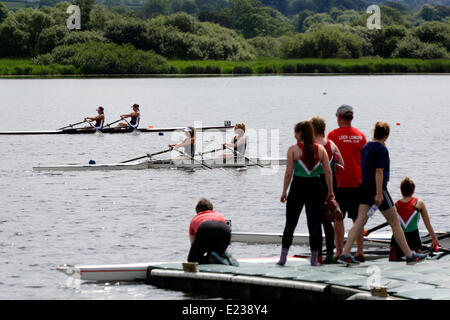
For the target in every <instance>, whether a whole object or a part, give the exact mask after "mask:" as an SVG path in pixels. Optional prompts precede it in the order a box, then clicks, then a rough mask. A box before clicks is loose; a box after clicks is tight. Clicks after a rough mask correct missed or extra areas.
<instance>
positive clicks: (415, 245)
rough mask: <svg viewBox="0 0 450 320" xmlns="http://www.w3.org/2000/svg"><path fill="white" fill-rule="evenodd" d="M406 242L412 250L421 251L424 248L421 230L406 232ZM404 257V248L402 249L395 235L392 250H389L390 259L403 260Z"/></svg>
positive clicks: (392, 240) (392, 239)
mask: <svg viewBox="0 0 450 320" xmlns="http://www.w3.org/2000/svg"><path fill="white" fill-rule="evenodd" d="M405 238H406V242H408V246H409V248H410V249H411V250H414V251H416V252H420V251H421V249H422V239H421V238H420V234H419V230H418V229H416V230H414V231H410V232H405ZM403 257H404V254H403V251H402V249H400V247H399V245H398V244H397V241H395V239H394V237H392V238H391V250H390V252H389V261H402V258H403Z"/></svg>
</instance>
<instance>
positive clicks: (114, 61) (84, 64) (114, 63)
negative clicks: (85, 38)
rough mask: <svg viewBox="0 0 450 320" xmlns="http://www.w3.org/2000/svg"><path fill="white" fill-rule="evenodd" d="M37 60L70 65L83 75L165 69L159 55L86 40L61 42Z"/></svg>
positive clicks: (131, 47)
mask: <svg viewBox="0 0 450 320" xmlns="http://www.w3.org/2000/svg"><path fill="white" fill-rule="evenodd" d="M36 62H37V63H41V64H48V63H49V62H51V63H59V64H67V65H73V66H75V67H76V68H80V69H81V71H82V72H83V73H87V74H128V73H130V74H131V73H134V74H151V73H163V72H167V61H166V60H165V59H164V58H162V57H161V56H159V55H157V54H155V53H152V52H145V51H142V50H137V49H135V48H134V47H133V46H132V45H131V44H125V45H118V44H113V43H99V42H87V43H78V44H73V45H63V46H59V47H56V48H55V49H53V51H52V53H51V57H49V55H44V56H38V57H37V59H36Z"/></svg>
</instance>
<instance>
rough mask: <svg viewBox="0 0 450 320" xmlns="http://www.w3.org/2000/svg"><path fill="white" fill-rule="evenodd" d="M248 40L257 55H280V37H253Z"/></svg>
mask: <svg viewBox="0 0 450 320" xmlns="http://www.w3.org/2000/svg"><path fill="white" fill-rule="evenodd" d="M248 42H249V43H250V44H251V45H252V46H253V48H255V53H256V55H257V56H258V57H279V56H280V55H281V52H280V45H281V40H280V38H273V37H255V38H252V39H249V40H248Z"/></svg>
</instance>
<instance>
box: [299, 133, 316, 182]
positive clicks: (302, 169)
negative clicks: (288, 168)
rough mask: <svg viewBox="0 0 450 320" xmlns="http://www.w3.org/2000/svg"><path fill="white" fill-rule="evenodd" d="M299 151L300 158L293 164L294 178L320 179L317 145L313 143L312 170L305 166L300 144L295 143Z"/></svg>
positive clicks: (303, 153) (302, 147) (302, 148)
mask: <svg viewBox="0 0 450 320" xmlns="http://www.w3.org/2000/svg"><path fill="white" fill-rule="evenodd" d="M297 146H298V147H299V149H300V153H301V157H300V159H298V160H296V161H295V163H294V176H297V177H304V178H316V177H320V168H321V166H320V164H321V162H320V159H319V145H318V144H317V143H314V164H313V166H312V168H310V167H308V166H307V165H306V160H305V151H304V146H303V144H302V143H300V142H299V143H297Z"/></svg>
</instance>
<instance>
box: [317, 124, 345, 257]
mask: <svg viewBox="0 0 450 320" xmlns="http://www.w3.org/2000/svg"><path fill="white" fill-rule="evenodd" d="M310 121H311V124H312V126H313V129H314V139H315V141H316V142H317V143H318V144H320V145H322V146H323V147H324V148H325V150H326V151H327V154H328V159H329V161H330V168H331V171H332V173H333V192H334V191H335V190H336V183H335V181H336V180H335V174H334V170H333V167H334V164H335V163H337V164H338V165H340V166H341V167H342V168H344V160H342V155H341V152H340V151H339V148H338V147H337V146H336V144H335V143H334V142H333V141H331V140H330V139H327V138H325V128H326V123H325V120H324V119H323V118H321V117H312V118H311V120H310ZM320 180H321V182H322V189H323V195H324V196H326V195H327V194H328V187H327V183H326V179H325V172H324V170H323V168H321V169H320ZM324 203H325V198H324ZM337 220H339V219H337ZM335 223H336V220H335ZM322 226H323V230H324V233H325V243H326V247H327V256H326V258H325V261H324V263H325V264H329V263H335V258H334V254H333V252H334V228H333V225H332V223H331V221H329V220H328V219H327V218H326V217H325V212H323V214H322Z"/></svg>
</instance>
